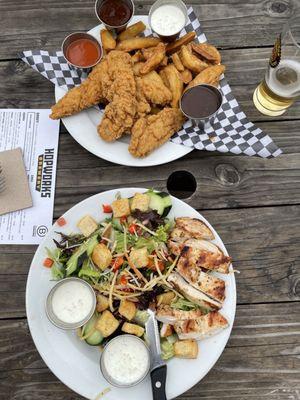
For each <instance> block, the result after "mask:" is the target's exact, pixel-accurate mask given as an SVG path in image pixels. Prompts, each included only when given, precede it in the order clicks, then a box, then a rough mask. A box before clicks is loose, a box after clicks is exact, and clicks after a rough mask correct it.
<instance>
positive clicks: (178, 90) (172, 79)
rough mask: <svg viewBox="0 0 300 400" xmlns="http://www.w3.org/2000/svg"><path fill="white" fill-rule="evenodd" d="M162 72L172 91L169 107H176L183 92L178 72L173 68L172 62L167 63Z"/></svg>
mask: <svg viewBox="0 0 300 400" xmlns="http://www.w3.org/2000/svg"><path fill="white" fill-rule="evenodd" d="M163 71H164V74H165V77H166V79H167V80H168V82H169V85H168V87H169V89H170V90H171V92H172V96H173V97H172V101H171V107H173V108H178V107H179V100H180V97H181V95H182V93H183V82H182V80H181V79H180V75H179V72H178V71H177V69H176V68H175V66H174V64H170V65H167V66H166V67H165V68H164V69H163Z"/></svg>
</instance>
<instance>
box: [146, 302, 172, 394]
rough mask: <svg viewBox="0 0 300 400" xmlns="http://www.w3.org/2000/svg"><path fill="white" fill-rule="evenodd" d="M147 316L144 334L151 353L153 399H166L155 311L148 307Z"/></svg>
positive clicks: (164, 368) (164, 367)
mask: <svg viewBox="0 0 300 400" xmlns="http://www.w3.org/2000/svg"><path fill="white" fill-rule="evenodd" d="M148 314H149V318H148V321H147V322H146V335H147V338H148V342H149V348H150V354H151V370H150V376H151V384H152V394H153V400H166V399H167V397H166V377H167V365H166V363H165V362H164V361H163V360H162V359H161V348H160V337H159V332H158V325H157V320H156V318H155V313H154V312H153V311H152V310H150V309H148Z"/></svg>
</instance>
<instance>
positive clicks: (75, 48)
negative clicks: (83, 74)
mask: <svg viewBox="0 0 300 400" xmlns="http://www.w3.org/2000/svg"><path fill="white" fill-rule="evenodd" d="M62 51H63V54H64V57H65V59H66V60H67V61H68V63H69V64H71V65H73V66H74V67H77V68H90V67H93V66H95V65H96V64H97V63H98V62H99V61H100V60H101V57H102V48H101V45H100V43H99V42H98V40H97V39H96V38H94V36H92V35H90V34H88V33H85V32H75V33H72V34H71V35H69V36H67V37H66V38H65V40H64V41H63V44H62Z"/></svg>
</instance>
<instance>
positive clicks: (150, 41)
mask: <svg viewBox="0 0 300 400" xmlns="http://www.w3.org/2000/svg"><path fill="white" fill-rule="evenodd" d="M160 42H161V40H160V39H159V38H154V37H139V38H132V39H125V40H123V41H122V42H120V43H118V44H117V49H118V50H123V51H132V50H139V49H143V48H144V49H145V48H147V47H153V46H157V45H158V43H160Z"/></svg>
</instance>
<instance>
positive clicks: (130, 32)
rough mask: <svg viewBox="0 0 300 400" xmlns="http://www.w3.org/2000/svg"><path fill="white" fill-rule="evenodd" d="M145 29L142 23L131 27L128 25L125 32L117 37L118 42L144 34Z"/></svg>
mask: <svg viewBox="0 0 300 400" xmlns="http://www.w3.org/2000/svg"><path fill="white" fill-rule="evenodd" d="M145 29H146V25H145V24H144V22H142V21H139V22H136V23H135V24H133V25H130V26H129V27H128V28H127V29H125V31H123V32H121V33H120V34H119V36H118V40H119V41H120V42H122V40H126V39H131V38H134V37H136V36H137V35H139V34H140V33H142V32H144V30H145Z"/></svg>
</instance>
